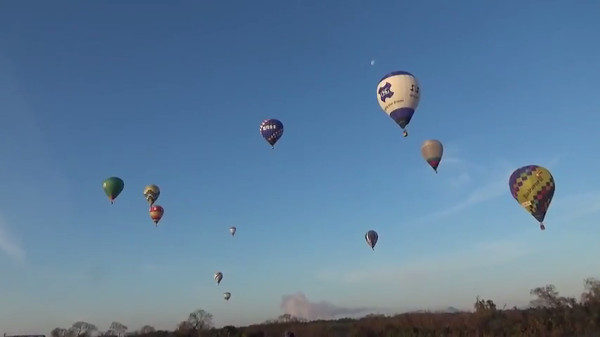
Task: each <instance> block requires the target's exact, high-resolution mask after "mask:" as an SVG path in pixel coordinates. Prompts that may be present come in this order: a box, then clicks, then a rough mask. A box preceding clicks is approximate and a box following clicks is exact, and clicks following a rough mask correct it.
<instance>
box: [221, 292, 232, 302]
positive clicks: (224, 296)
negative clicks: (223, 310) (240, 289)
mask: <svg viewBox="0 0 600 337" xmlns="http://www.w3.org/2000/svg"><path fill="white" fill-rule="evenodd" d="M230 297H231V293H230V292H226V293H223V298H224V299H225V301H229V298H230Z"/></svg>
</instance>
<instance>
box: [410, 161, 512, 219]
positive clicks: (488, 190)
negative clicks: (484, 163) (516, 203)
mask: <svg viewBox="0 0 600 337" xmlns="http://www.w3.org/2000/svg"><path fill="white" fill-rule="evenodd" d="M509 174H510V173H505V174H501V175H499V174H497V175H496V176H495V177H494V178H493V179H491V180H490V181H488V182H487V183H485V184H483V185H481V186H479V187H477V188H475V189H474V190H472V191H471V192H470V193H469V194H467V197H466V198H465V199H464V200H462V201H460V202H458V203H456V204H454V205H452V206H450V207H448V208H446V209H443V210H441V211H439V212H434V213H430V214H428V215H426V216H424V217H422V218H419V219H417V220H416V221H415V223H421V222H427V221H431V220H435V219H439V218H443V217H445V216H449V215H452V214H455V213H457V212H460V211H462V210H464V209H467V208H469V207H473V206H475V205H477V204H480V203H482V202H485V201H488V200H492V199H495V198H498V197H500V196H502V195H504V194H506V193H508V192H507V191H508V185H507V179H508V176H509ZM464 179H466V178H464Z"/></svg>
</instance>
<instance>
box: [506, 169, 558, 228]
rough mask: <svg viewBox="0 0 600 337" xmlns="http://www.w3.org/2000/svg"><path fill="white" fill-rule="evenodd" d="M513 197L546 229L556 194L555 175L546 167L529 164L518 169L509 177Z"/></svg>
mask: <svg viewBox="0 0 600 337" xmlns="http://www.w3.org/2000/svg"><path fill="white" fill-rule="evenodd" d="M508 186H509V188H510V193H511V194H512V196H513V198H515V200H517V202H518V203H519V204H521V206H523V208H525V210H527V212H529V213H530V214H531V215H532V216H533V217H534V218H535V219H536V220H537V221H539V223H540V229H541V230H544V229H546V226H544V218H545V217H546V212H547V211H548V208H549V207H550V203H551V202H552V197H553V196H554V177H552V174H551V173H550V171H548V170H547V169H546V168H544V167H541V166H538V165H527V166H523V167H521V168H518V169H516V170H515V171H514V172H513V173H512V174H511V175H510V178H509V179H508Z"/></svg>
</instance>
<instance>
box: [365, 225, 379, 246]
mask: <svg viewBox="0 0 600 337" xmlns="http://www.w3.org/2000/svg"><path fill="white" fill-rule="evenodd" d="M378 239H379V235H377V232H376V231H374V230H370V231H368V232H367V234H365V240H366V241H367V244H368V245H369V247H371V249H373V250H375V245H376V244H377V240H378Z"/></svg>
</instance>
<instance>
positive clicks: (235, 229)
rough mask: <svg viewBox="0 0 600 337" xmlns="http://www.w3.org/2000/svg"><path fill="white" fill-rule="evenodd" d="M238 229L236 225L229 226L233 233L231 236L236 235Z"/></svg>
mask: <svg viewBox="0 0 600 337" xmlns="http://www.w3.org/2000/svg"><path fill="white" fill-rule="evenodd" d="M236 231H237V228H235V226H231V227H229V233H231V236H234V235H235V232H236Z"/></svg>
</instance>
